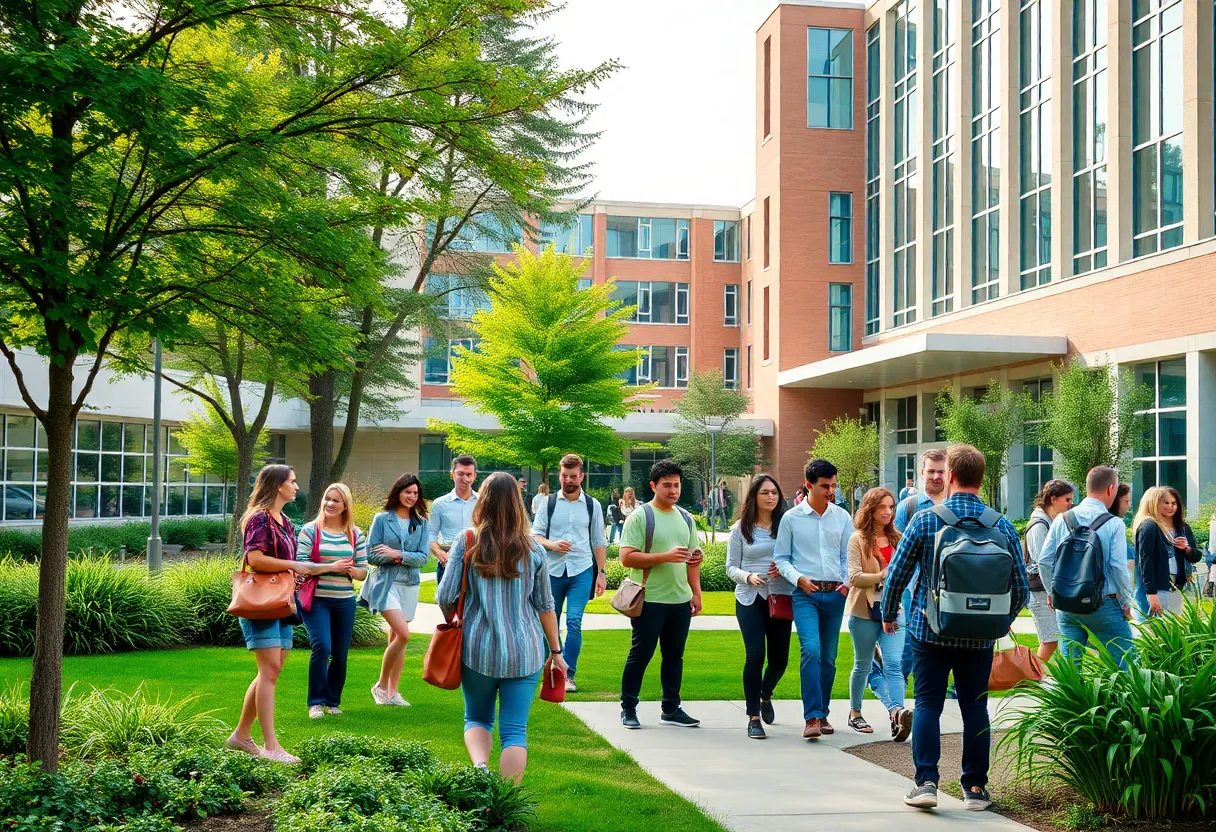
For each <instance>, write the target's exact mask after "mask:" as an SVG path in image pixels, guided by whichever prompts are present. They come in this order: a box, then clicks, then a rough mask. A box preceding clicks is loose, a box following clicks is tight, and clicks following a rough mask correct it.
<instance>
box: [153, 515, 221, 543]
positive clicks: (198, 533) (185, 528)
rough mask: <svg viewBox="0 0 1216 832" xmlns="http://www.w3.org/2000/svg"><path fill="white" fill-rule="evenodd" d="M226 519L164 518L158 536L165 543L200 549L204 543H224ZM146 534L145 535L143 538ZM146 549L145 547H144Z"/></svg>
mask: <svg viewBox="0 0 1216 832" xmlns="http://www.w3.org/2000/svg"><path fill="white" fill-rule="evenodd" d="M228 522H229V521H228V520H209V519H207V518H205V517H190V518H188V519H185V520H166V521H164V522H163V523H161V525H160V537H161V540H163V541H164V542H165V543H168V544H170V545H176V546H182V547H184V548H186V549H200V548H202V546H203V544H204V543H225V542H227V540H228ZM146 537H147V535H145V538H146ZM144 550H145V551H146V550H147V547H146V546H145V547H144Z"/></svg>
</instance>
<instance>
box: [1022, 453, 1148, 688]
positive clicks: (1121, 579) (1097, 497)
mask: <svg viewBox="0 0 1216 832" xmlns="http://www.w3.org/2000/svg"><path fill="white" fill-rule="evenodd" d="M1118 490H1119V472H1118V471H1116V470H1115V469H1114V468H1111V467H1109V466H1106V465H1099V466H1098V467H1097V468H1094V469H1092V470H1091V471H1090V472H1089V474H1088V476H1086V477H1085V499H1084V500H1082V501H1081V502H1080V503H1078V504H1077V505H1076V506H1075V507H1074V508H1072V509H1070V510H1069V511H1066V512H1064V513H1062V514H1059V515H1057V516H1056V518H1055V519H1054V520H1053V521H1052V523H1051V528H1050V529H1049V530H1048V532H1047V539H1046V540H1044V541H1043V548H1042V549H1041V550H1040V554H1039V576H1040V577H1041V578H1042V579H1043V587H1044V589H1046V591H1047V594H1048V597H1049V598H1050V599H1051V603H1052V606H1053V607H1054V608H1055V611H1056V623H1057V624H1058V625H1059V627H1060V633H1061V634H1062V635H1063V636H1064V653H1065V655H1067V656H1068V657H1069V658H1071V659H1072V660H1073V661H1075V662H1078V663H1079V662H1080V661H1081V656H1082V654H1083V653H1084V650H1085V646H1086V645H1087V644H1088V643H1089V634H1090V633H1093V634H1094V636H1095V637H1096V638H1097V639H1098V641H1100V642H1102V644H1103V645H1105V646H1106V649H1107V650H1108V651H1109V652H1110V655H1111V658H1113V659H1114V660H1115V661H1116V662H1117V663H1118V665H1119V667H1121V668H1123V669H1124V670H1126V669H1127V667H1128V660H1129V658H1132V657H1133V655H1132V628H1131V625H1130V624H1128V621H1130V620H1131V617H1132V600H1133V598H1134V597H1135V596H1134V594H1133V591H1132V585H1131V578H1130V577H1129V575H1128V571H1127V561H1128V553H1127V530H1126V528H1125V527H1124V525H1123V523H1121V522H1120V521H1119V519H1118V518H1117V517H1115V516H1114V515H1113V514H1111V511H1110V508H1111V505H1112V504H1113V503H1114V502H1115V496H1116V494H1117V493H1118Z"/></svg>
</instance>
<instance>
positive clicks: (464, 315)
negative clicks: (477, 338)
mask: <svg viewBox="0 0 1216 832" xmlns="http://www.w3.org/2000/svg"><path fill="white" fill-rule="evenodd" d="M466 280H467V278H466V277H464V276H463V275H458V274H430V275H427V278H426V293H427V294H428V295H434V296H435V314H436V315H438V316H439V317H441V318H449V319H453V320H462V321H467V320H470V319H472V317H473V313H474V312H477V311H478V310H481V309H487V310H488V309H489V308H490V297H489V295H487V294H486V293H485V292H484V291H483V290H481V289H478V288H475V287H472V286H466V285H465V281H466Z"/></svg>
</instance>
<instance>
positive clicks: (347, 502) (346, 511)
mask: <svg viewBox="0 0 1216 832" xmlns="http://www.w3.org/2000/svg"><path fill="white" fill-rule="evenodd" d="M331 491H337V492H338V493H339V494H341V495H342V534H344V535H347V536H349V535H350V533H351V532H352V531H354V529H355V517H354V513H355V512H354V506H355V498H354V497H352V496H351V493H350V486H348V485H347V484H346V483H344V482H335V483H331V484H329V485H327V486H325V490H324V491H322V492H321V507H320V508H318V509H317V516H316V518H315V519H314V520H313V521H312V524H313V525H314V526H316V527H317V528H318V529H324V528H325V498H326V497H328V496H329V492H331Z"/></svg>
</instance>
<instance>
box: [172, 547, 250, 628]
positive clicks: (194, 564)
mask: <svg viewBox="0 0 1216 832" xmlns="http://www.w3.org/2000/svg"><path fill="white" fill-rule="evenodd" d="M240 568H241V562H240V561H239V560H237V559H236V558H232V557H225V556H213V557H205V558H196V559H194V560H189V561H185V562H183V563H179V564H176V565H174V566H172V567H170V568H169V569H167V570H165V583H166V584H167V585H168V586H169V588H170V589H171V590H172V591H173V592H174V593H175V594H176V595H177V596H178V597H179V598H181V599H183V600H184V601H185V602H186V604H187V605H189V607H190V609H191V610H192V611H193V613H194V617H195V632H194V637H193V640H194V643H195V644H203V645H211V646H215V647H243V646H245V637H244V636H242V635H241V624H240V619H238V618H237V617H236V616H234V615H229V614H228V604H229V603H230V602H231V601H232V573H233V572H235V571H236V570H237V569H240Z"/></svg>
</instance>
